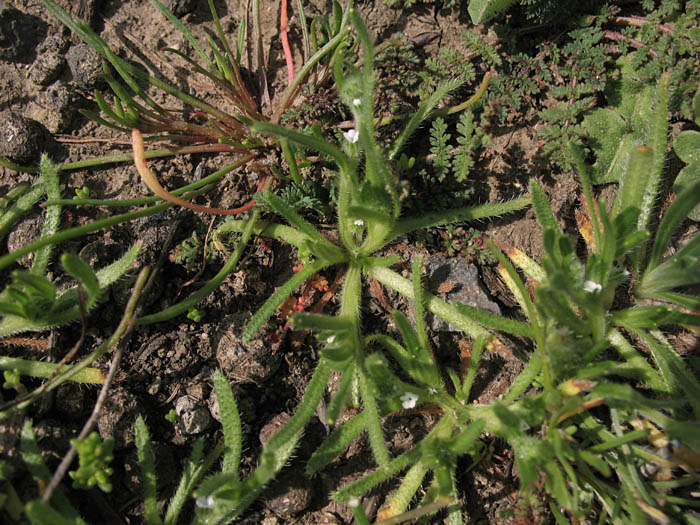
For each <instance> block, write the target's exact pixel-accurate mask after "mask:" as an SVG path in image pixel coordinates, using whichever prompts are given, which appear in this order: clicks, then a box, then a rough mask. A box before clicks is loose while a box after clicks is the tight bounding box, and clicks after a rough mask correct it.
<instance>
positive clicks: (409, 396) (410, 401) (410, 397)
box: [399, 392, 418, 410]
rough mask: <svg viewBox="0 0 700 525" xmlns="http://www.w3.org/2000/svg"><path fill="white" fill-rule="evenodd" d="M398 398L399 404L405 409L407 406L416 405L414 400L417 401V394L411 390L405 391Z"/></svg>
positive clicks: (413, 406) (412, 406)
mask: <svg viewBox="0 0 700 525" xmlns="http://www.w3.org/2000/svg"><path fill="white" fill-rule="evenodd" d="M399 399H401V406H402V407H404V409H405V410H408V409H409V408H415V407H416V401H418V396H417V395H416V394H414V393H413V392H406V393H405V394H404V395H402V396H401V397H400V398H399Z"/></svg>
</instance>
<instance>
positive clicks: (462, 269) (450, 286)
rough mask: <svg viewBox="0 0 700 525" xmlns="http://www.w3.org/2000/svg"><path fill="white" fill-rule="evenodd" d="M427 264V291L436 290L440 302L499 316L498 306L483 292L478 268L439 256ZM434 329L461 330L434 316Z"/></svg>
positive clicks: (439, 330)
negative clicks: (477, 309) (465, 305)
mask: <svg viewBox="0 0 700 525" xmlns="http://www.w3.org/2000/svg"><path fill="white" fill-rule="evenodd" d="M425 263H426V268H427V271H428V272H427V273H428V277H427V279H426V284H427V286H428V289H430V290H433V291H434V293H436V294H437V295H438V296H439V297H440V298H441V299H444V300H445V301H448V302H450V301H457V302H460V303H466V304H468V305H471V306H475V307H477V308H481V309H482V310H486V311H488V312H491V313H494V314H498V315H500V313H501V310H500V308H499V307H498V305H497V304H496V303H494V302H493V301H492V300H491V299H489V297H488V296H487V295H486V293H485V292H484V290H483V287H482V284H481V281H480V279H479V271H478V269H477V268H476V266H474V265H473V264H471V263H468V262H466V261H465V260H464V259H461V258H457V257H451V258H448V257H443V256H440V255H431V256H430V257H428V258H427V259H426V261H425ZM431 328H432V329H433V330H435V331H438V332H458V331H459V330H458V329H457V328H455V327H454V326H452V325H451V324H449V323H447V322H445V321H444V320H442V319H441V318H439V317H433V319H432V322H431Z"/></svg>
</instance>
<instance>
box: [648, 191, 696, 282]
mask: <svg viewBox="0 0 700 525" xmlns="http://www.w3.org/2000/svg"><path fill="white" fill-rule="evenodd" d="M698 203H700V180H698V181H696V182H695V183H694V184H691V185H689V186H688V187H687V188H685V190H683V192H682V193H681V194H680V195H678V196H677V197H676V200H674V201H673V203H672V204H671V205H670V206H669V207H668V209H667V210H666V213H665V214H664V218H663V219H662V220H661V223H660V224H659V229H658V230H657V232H656V238H655V239H654V248H653V249H652V254H651V258H650V259H649V265H648V267H647V268H648V270H647V271H649V270H651V269H654V268H655V267H657V266H658V265H659V264H660V263H661V258H662V257H663V255H664V252H665V251H666V249H667V248H668V245H669V243H670V241H671V236H672V235H673V232H675V231H676V228H678V226H679V225H680V224H681V223H682V222H683V221H684V220H685V219H686V218H687V217H688V214H689V213H690V212H691V210H692V209H693V208H694V207H695V206H697V205H698Z"/></svg>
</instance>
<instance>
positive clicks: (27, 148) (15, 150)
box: [0, 111, 49, 164]
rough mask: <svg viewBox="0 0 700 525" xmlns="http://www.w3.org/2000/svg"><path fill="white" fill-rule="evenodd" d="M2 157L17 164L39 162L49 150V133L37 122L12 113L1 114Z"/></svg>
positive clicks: (0, 146)
mask: <svg viewBox="0 0 700 525" xmlns="http://www.w3.org/2000/svg"><path fill="white" fill-rule="evenodd" d="M0 122H2V127H1V128H0V156H2V157H5V158H7V159H10V160H11V161H13V162H16V163H17V164H25V163H30V162H32V161H37V160H38V159H39V156H40V155H41V153H42V152H44V151H46V149H47V142H48V140H49V139H48V133H47V131H46V128H44V126H42V125H41V124H39V123H38V122H37V121H35V120H32V119H29V118H26V117H23V116H22V115H20V114H18V113H14V112H12V111H3V112H0Z"/></svg>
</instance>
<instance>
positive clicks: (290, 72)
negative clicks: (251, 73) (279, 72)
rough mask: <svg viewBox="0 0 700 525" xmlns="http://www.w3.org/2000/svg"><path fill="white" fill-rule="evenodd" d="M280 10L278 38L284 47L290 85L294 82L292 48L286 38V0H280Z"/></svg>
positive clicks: (288, 83)
mask: <svg viewBox="0 0 700 525" xmlns="http://www.w3.org/2000/svg"><path fill="white" fill-rule="evenodd" d="M281 11H282V12H281V13H280V38H281V39H282V49H284V60H285V61H286V62H287V85H289V86H291V85H292V84H293V83H294V59H293V58H292V49H291V48H290V47H289V39H288V38H287V0H282V9H281Z"/></svg>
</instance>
